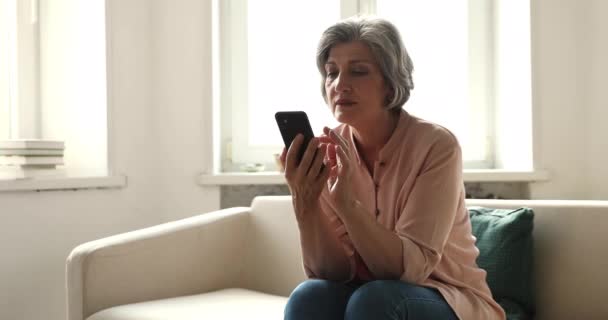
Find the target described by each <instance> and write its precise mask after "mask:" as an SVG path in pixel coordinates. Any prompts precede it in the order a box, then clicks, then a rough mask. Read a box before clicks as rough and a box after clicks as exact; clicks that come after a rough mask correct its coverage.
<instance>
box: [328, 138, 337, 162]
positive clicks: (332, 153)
mask: <svg viewBox="0 0 608 320" xmlns="http://www.w3.org/2000/svg"><path fill="white" fill-rule="evenodd" d="M327 160H328V165H329V166H330V167H333V166H335V165H337V164H338V160H337V159H336V145H335V144H333V143H332V144H329V145H327Z"/></svg>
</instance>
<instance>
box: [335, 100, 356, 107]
mask: <svg viewBox="0 0 608 320" xmlns="http://www.w3.org/2000/svg"><path fill="white" fill-rule="evenodd" d="M355 104H356V102H355V101H353V100H350V99H338V100H336V102H335V105H336V107H337V106H340V107H352V106H353V105H355Z"/></svg>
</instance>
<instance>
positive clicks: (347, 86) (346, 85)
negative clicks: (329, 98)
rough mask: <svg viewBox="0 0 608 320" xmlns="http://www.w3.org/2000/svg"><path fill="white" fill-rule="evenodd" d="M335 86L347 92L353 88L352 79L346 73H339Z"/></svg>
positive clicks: (340, 90) (339, 90) (338, 90)
mask: <svg viewBox="0 0 608 320" xmlns="http://www.w3.org/2000/svg"><path fill="white" fill-rule="evenodd" d="M335 88H336V91H337V92H345V91H350V90H351V89H352V87H351V83H350V80H349V79H348V77H347V76H346V75H345V74H343V73H340V74H339V75H338V77H337V78H336V82H335Z"/></svg>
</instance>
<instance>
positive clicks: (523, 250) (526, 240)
mask: <svg viewBox="0 0 608 320" xmlns="http://www.w3.org/2000/svg"><path fill="white" fill-rule="evenodd" d="M469 215H470V217H471V225H472V227H473V235H474V236H475V237H476V238H477V242H476V245H477V247H478V248H479V257H478V258H477V264H478V265H479V267H481V268H482V269H484V270H485V271H486V272H487V273H488V274H487V282H488V285H489V287H490V290H491V291H492V295H493V296H494V299H495V300H496V301H497V302H498V303H499V304H501V306H503V308H504V309H505V311H506V312H507V314H509V313H510V312H515V310H521V309H523V310H524V311H525V313H526V314H527V315H531V314H533V313H534V290H533V286H534V281H533V260H532V259H533V255H532V251H533V243H532V228H533V220H534V213H533V211H532V209H529V208H519V209H516V210H509V209H489V208H481V207H471V208H469ZM517 306H520V307H521V308H518V307H517ZM509 318H518V319H524V318H525V315H520V314H512V315H510V316H509Z"/></svg>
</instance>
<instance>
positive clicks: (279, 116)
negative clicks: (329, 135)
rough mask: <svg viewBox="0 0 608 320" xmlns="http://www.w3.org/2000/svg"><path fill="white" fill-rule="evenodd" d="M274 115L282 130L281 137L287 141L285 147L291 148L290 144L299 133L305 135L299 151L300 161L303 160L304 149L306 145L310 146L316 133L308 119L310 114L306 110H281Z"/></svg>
mask: <svg viewBox="0 0 608 320" xmlns="http://www.w3.org/2000/svg"><path fill="white" fill-rule="evenodd" d="M274 117H275V119H276V121H277V125H278V126H279V130H280V131H281V137H282V138H283V142H284V143H285V148H287V149H289V146H290V145H291V143H292V142H293V139H294V138H295V137H296V135H298V133H301V134H302V135H304V142H303V144H302V146H301V147H300V151H299V153H298V163H299V162H300V160H302V156H303V155H304V151H306V146H308V143H309V142H310V140H311V139H312V138H314V133H313V131H312V127H311V126H310V122H309V121H308V116H307V115H306V113H305V112H304V111H279V112H277V113H276V114H275V115H274Z"/></svg>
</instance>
